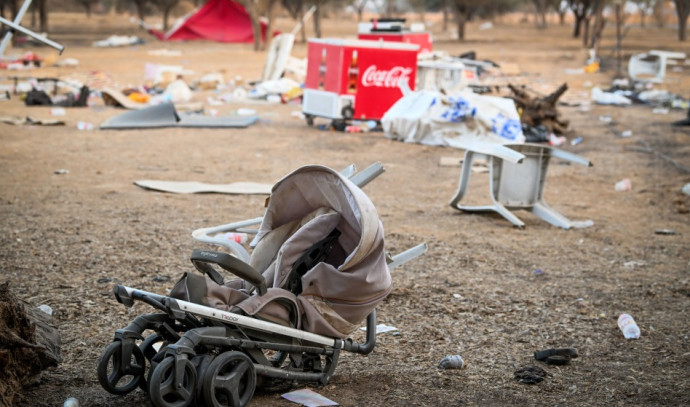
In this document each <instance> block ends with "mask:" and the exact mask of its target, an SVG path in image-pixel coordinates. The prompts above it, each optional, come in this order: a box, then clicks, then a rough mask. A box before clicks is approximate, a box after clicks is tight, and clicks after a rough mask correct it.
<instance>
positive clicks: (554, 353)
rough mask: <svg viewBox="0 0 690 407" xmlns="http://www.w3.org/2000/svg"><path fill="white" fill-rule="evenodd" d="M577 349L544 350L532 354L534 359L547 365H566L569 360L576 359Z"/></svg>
mask: <svg viewBox="0 0 690 407" xmlns="http://www.w3.org/2000/svg"><path fill="white" fill-rule="evenodd" d="M578 356H579V355H578V353H577V349H575V348H561V349H546V350H541V351H537V352H534V358H535V359H536V360H540V361H542V362H545V363H546V364H549V365H567V364H568V363H570V360H571V359H575V358H576V357H578Z"/></svg>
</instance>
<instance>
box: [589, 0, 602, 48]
mask: <svg viewBox="0 0 690 407" xmlns="http://www.w3.org/2000/svg"><path fill="white" fill-rule="evenodd" d="M604 3H605V1H604V0H597V2H596V4H595V6H594V10H595V12H594V13H595V14H594V26H593V27H592V38H591V40H590V42H589V48H595V49H597V50H598V48H599V45H600V44H599V43H600V42H601V41H600V40H601V35H602V33H603V31H604V25H605V23H606V20H605V19H604ZM585 45H587V43H585Z"/></svg>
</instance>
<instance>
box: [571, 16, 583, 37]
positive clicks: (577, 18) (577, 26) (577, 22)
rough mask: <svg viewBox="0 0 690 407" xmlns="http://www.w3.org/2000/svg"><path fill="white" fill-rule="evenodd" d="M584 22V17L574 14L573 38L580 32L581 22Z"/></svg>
mask: <svg viewBox="0 0 690 407" xmlns="http://www.w3.org/2000/svg"><path fill="white" fill-rule="evenodd" d="M584 22H585V17H584V16H581V15H579V14H575V29H574V31H573V38H578V37H579V36H580V34H581V33H582V23H584Z"/></svg>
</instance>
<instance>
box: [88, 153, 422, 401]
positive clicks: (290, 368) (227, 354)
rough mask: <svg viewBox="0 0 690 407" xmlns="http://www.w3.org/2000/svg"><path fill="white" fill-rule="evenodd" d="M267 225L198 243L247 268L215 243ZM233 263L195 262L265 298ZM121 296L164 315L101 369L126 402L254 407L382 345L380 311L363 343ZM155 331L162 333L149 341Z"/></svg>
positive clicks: (258, 282) (364, 177)
mask: <svg viewBox="0 0 690 407" xmlns="http://www.w3.org/2000/svg"><path fill="white" fill-rule="evenodd" d="M382 172H383V167H382V166H381V164H380V163H376V164H374V165H372V166H370V167H368V168H367V169H365V170H364V171H362V172H360V173H358V174H355V169H354V166H350V167H348V168H347V169H345V170H344V171H342V172H341V174H344V175H346V176H347V177H349V178H350V179H351V180H353V181H354V182H355V184H357V185H358V186H363V185H365V184H366V183H368V182H369V181H371V180H372V179H374V178H375V177H376V176H378V175H379V174H381V173H382ZM261 220H262V218H256V219H250V220H247V221H242V222H236V223H231V224H227V225H221V226H216V227H212V228H203V229H198V230H195V231H194V232H193V234H192V236H193V237H194V239H196V240H198V241H202V242H206V243H211V244H214V245H221V246H224V247H226V248H227V249H229V250H230V251H231V252H233V254H235V255H236V257H237V258H239V259H241V260H243V259H244V258H248V254H247V252H246V250H245V249H244V247H242V246H241V245H239V244H237V243H235V242H234V241H230V240H227V239H220V238H215V237H213V236H211V235H212V234H215V233H221V232H227V231H231V230H234V231H246V232H249V233H254V232H255V231H254V230H248V229H246V228H247V227H248V226H251V225H253V224H257V223H260V222H261ZM425 251H426V244H424V243H423V244H420V245H418V246H415V247H413V248H411V249H408V250H406V251H404V252H402V253H400V254H398V255H397V256H393V257H391V256H389V255H387V256H386V263H387V264H388V267H389V269H390V268H393V267H396V266H399V265H401V264H404V263H405V262H407V261H409V260H411V259H414V258H416V257H417V256H419V255H421V254H423V253H424V252H425ZM228 257H229V256H227V255H225V253H220V252H212V251H199V250H195V251H194V253H193V254H192V260H193V262H194V261H195V260H197V261H198V260H200V259H201V260H202V261H203V262H205V263H211V264H215V265H217V266H219V267H220V268H221V269H224V270H226V271H229V272H231V273H233V274H235V275H236V276H238V277H240V278H242V279H244V280H246V281H248V282H249V283H251V284H252V285H253V286H254V287H256V289H258V291H259V292H262V291H264V292H265V290H266V283H265V280H264V277H263V276H262V275H261V273H259V272H258V271H256V270H254V269H252V268H249V270H244V269H240V270H238V269H237V268H236V267H231V265H230V264H228V262H227V261H226V259H227V258H228ZM195 265H196V264H195ZM208 267H211V266H208ZM198 268H199V270H202V268H201V267H198ZM214 270H215V269H214ZM114 295H115V298H116V300H117V301H118V302H119V303H121V304H123V305H125V306H128V307H131V306H133V305H134V303H135V301H141V302H144V303H146V304H148V305H150V306H152V307H154V308H156V309H157V310H159V311H161V312H160V313H155V314H145V315H140V316H138V317H136V318H135V319H134V320H133V321H132V322H131V323H130V324H129V325H128V326H127V327H125V328H123V329H118V330H117V331H116V332H115V337H114V340H113V342H111V343H110V344H109V345H108V346H107V347H106V349H105V350H104V352H103V354H102V356H101V359H100V360H99V363H98V367H97V373H98V379H99V382H100V383H101V385H102V387H103V388H104V389H105V390H107V391H108V392H110V393H113V394H118V395H124V394H127V393H129V392H131V391H133V390H135V389H136V388H137V387H139V388H142V389H143V390H144V391H147V392H148V393H149V398H150V400H151V401H152V402H153V404H154V405H156V406H165V407H170V406H175V407H179V406H187V405H189V404H191V403H202V404H203V405H206V406H246V405H247V404H248V403H249V402H250V400H251V398H252V396H253V394H254V390H255V388H256V387H257V385H258V386H260V387H268V388H270V387H275V386H278V387H284V386H285V385H291V384H292V383H294V382H317V383H320V384H324V385H325V384H327V383H328V382H329V380H330V379H331V377H332V376H333V374H334V372H335V368H336V366H337V363H338V359H339V356H340V352H341V351H347V352H353V353H358V354H362V355H366V354H368V353H370V352H371V351H373V349H374V347H375V345H376V310H375V309H374V310H372V311H371V312H370V313H369V315H368V316H367V318H366V334H365V335H366V336H365V338H366V339H365V342H364V343H358V342H356V341H354V340H352V339H351V338H346V339H338V338H331V337H328V336H324V335H320V334H316V333H312V332H308V331H305V330H301V329H297V328H292V327H289V326H285V325H281V324H279V323H274V322H270V321H267V320H262V319H257V318H254V317H250V316H246V315H242V314H240V313H235V312H229V311H223V310H220V309H216V308H213V307H209V306H206V305H201V304H197V303H193V302H188V301H183V300H180V299H176V298H172V297H167V296H164V295H159V294H155V293H151V292H147V291H143V290H138V289H135V288H131V287H127V286H124V285H119V284H118V285H116V286H115V287H114ZM147 330H151V331H154V333H153V334H150V335H148V336H146V337H145V336H144V332H145V331H147ZM158 346H160V347H158ZM147 366H148V372H147V370H146V368H147Z"/></svg>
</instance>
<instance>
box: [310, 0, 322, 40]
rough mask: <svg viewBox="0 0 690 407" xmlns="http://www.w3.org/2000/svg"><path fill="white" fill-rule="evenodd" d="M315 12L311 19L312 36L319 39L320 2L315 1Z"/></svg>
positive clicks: (319, 0) (320, 0)
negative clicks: (312, 24)
mask: <svg viewBox="0 0 690 407" xmlns="http://www.w3.org/2000/svg"><path fill="white" fill-rule="evenodd" d="M315 3H316V11H314V15H313V16H312V18H313V19H314V35H315V36H316V38H321V3H322V0H316V2H315Z"/></svg>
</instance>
